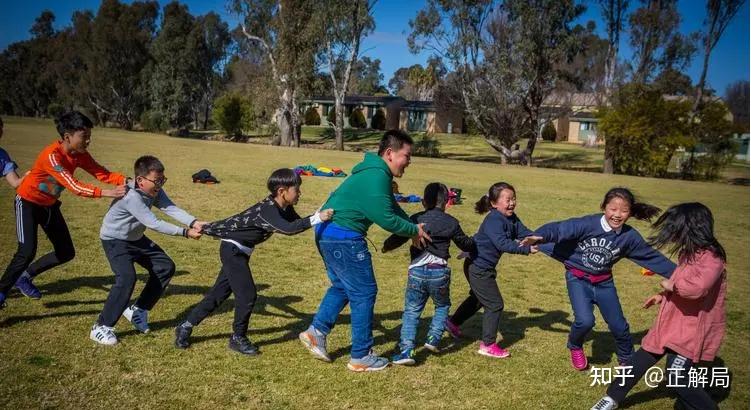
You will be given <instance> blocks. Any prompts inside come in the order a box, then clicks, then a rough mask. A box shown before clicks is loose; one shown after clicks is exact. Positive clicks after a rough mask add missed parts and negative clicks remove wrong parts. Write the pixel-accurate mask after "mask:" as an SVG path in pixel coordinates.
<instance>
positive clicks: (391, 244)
mask: <svg viewBox="0 0 751 410" xmlns="http://www.w3.org/2000/svg"><path fill="white" fill-rule="evenodd" d="M407 241H409V238H408V237H406V236H400V235H397V234H391V235H390V236H389V237H388V238H386V240H385V241H383V249H382V252H389V251H393V250H394V249H397V248H398V247H400V246H402V245H404V244H405V243H407Z"/></svg>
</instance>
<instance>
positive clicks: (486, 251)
mask: <svg viewBox="0 0 751 410" xmlns="http://www.w3.org/2000/svg"><path fill="white" fill-rule="evenodd" d="M531 234H532V231H530V230H529V229H527V227H526V226H524V224H523V223H522V221H521V220H520V219H519V218H518V217H517V216H516V215H515V214H514V215H511V216H510V217H507V216H505V215H503V214H502V213H500V212H498V211H497V210H496V209H491V210H490V213H489V214H488V216H486V217H485V219H484V220H483V221H482V224H481V225H480V229H479V230H478V231H477V233H476V234H475V236H474V239H475V245H476V248H477V249H476V250H475V251H474V252H472V253H471V258H472V263H473V264H474V265H475V266H477V267H478V268H481V269H494V268H495V266H496V265H498V261H499V260H500V259H501V255H503V254H504V253H516V254H520V255H529V246H519V242H518V241H517V240H521V239H524V238H525V237H527V236H529V235H531Z"/></svg>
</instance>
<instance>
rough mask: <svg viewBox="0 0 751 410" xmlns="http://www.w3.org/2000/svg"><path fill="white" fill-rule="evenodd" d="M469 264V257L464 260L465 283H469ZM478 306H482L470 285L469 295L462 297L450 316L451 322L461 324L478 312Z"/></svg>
mask: <svg viewBox="0 0 751 410" xmlns="http://www.w3.org/2000/svg"><path fill="white" fill-rule="evenodd" d="M471 264H472V261H471V260H470V259H469V258H467V259H465V260H464V277H465V278H467V283H469V265H471ZM480 308H482V304H481V303H480V301H479V300H478V299H477V296H475V292H473V291H472V288H471V285H470V290H469V296H467V298H466V299H464V302H462V303H461V305H459V307H458V308H457V309H456V312H454V315H453V316H451V318H450V320H451V323H453V324H455V325H457V326H461V325H462V323H464V322H466V321H467V319H469V318H471V317H472V316H474V314H475V313H477V312H479V311H480Z"/></svg>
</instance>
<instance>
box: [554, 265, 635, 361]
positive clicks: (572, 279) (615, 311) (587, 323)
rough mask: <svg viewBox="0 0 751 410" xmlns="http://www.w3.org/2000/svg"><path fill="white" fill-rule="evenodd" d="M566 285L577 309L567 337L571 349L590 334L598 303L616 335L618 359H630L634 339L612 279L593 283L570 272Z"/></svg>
mask: <svg viewBox="0 0 751 410" xmlns="http://www.w3.org/2000/svg"><path fill="white" fill-rule="evenodd" d="M566 287H567V288H568V296H569V299H571V307H572V308H573V310H574V324H573V325H572V326H571V333H569V336H568V348H569V349H581V348H582V346H583V345H584V340H585V339H586V337H587V334H588V333H589V331H590V330H592V328H593V327H594V326H595V315H594V306H595V305H597V307H598V308H599V309H600V313H601V314H602V318H603V319H605V322H606V323H607V324H608V327H609V328H610V333H612V334H613V337H615V343H616V354H617V355H618V359H619V360H621V361H626V360H628V359H629V358H630V357H631V355H633V354H634V342H633V340H632V339H631V332H630V330H629V326H628V322H627V321H626V317H625V316H624V315H623V309H622V308H621V302H620V300H618V294H617V293H616V291H615V283H614V282H613V279H612V278H610V279H608V280H606V281H603V282H599V283H597V284H593V283H591V282H590V281H589V280H587V279H583V278H582V279H580V278H577V277H576V276H574V275H573V274H572V273H571V272H568V271H567V272H566Z"/></svg>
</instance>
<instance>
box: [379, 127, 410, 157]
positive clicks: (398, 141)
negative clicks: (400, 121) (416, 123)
mask: <svg viewBox="0 0 751 410" xmlns="http://www.w3.org/2000/svg"><path fill="white" fill-rule="evenodd" d="M414 143H415V142H414V141H412V137H410V136H409V134H407V133H406V132H404V131H402V130H388V131H386V132H385V133H384V134H383V137H381V142H379V143H378V155H383V153H384V152H386V150H387V149H388V148H391V150H392V151H399V150H400V149H402V147H403V146H405V145H414Z"/></svg>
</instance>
